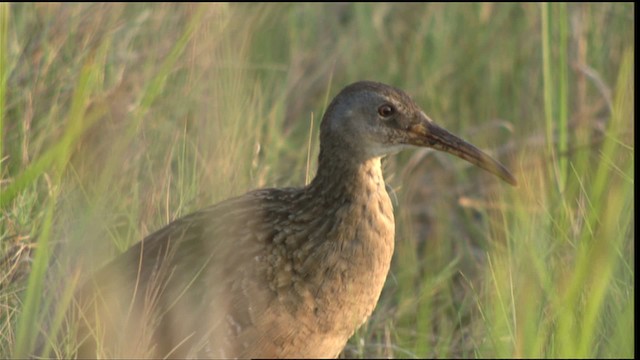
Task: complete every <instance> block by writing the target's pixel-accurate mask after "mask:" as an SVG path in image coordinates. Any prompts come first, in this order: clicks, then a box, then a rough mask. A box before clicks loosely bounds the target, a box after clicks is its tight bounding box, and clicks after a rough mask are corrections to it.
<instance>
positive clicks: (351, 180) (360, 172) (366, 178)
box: [308, 152, 386, 202]
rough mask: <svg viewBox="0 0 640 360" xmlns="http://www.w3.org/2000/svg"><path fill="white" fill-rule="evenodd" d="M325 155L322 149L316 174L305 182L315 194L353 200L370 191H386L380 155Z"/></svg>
mask: <svg viewBox="0 0 640 360" xmlns="http://www.w3.org/2000/svg"><path fill="white" fill-rule="evenodd" d="M325 155H326V154H323V153H322V152H321V154H320V157H319V159H318V171H317V173H316V177H315V178H314V179H313V181H312V182H311V183H310V184H309V186H308V190H310V191H312V192H313V193H315V194H316V196H318V195H320V197H321V198H323V200H325V201H331V200H332V199H335V200H336V201H340V202H343V201H352V202H353V201H356V200H357V199H358V198H360V197H362V198H366V197H370V196H371V195H372V192H376V193H377V192H384V195H386V190H385V184H384V178H383V176H382V168H381V164H380V157H372V158H368V159H364V160H357V159H354V158H349V159H345V158H339V156H325Z"/></svg>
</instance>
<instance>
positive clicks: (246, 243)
mask: <svg viewBox="0 0 640 360" xmlns="http://www.w3.org/2000/svg"><path fill="white" fill-rule="evenodd" d="M320 144H321V150H320V156H319V166H318V171H317V175H316V177H315V179H314V180H313V181H312V182H311V183H310V184H309V185H308V186H306V187H303V188H285V189H261V190H256V191H252V192H249V193H247V194H245V195H243V196H239V197H236V198H232V199H229V200H226V201H223V202H221V203H219V204H216V205H213V206H211V207H209V208H205V209H202V210H200V211H197V212H195V213H193V214H190V215H187V216H185V217H183V218H180V219H177V220H175V221H173V222H171V223H170V224H169V225H167V226H166V227H164V228H163V229H161V230H159V231H157V232H155V233H153V234H151V235H149V236H148V237H147V238H145V239H144V240H143V241H141V242H140V243H138V244H137V245H135V246H134V247H132V248H131V249H129V250H128V251H127V252H126V253H125V254H123V255H122V256H120V257H119V258H117V259H115V260H114V261H113V262H112V263H110V264H109V265H108V266H106V267H105V268H103V269H102V270H101V271H99V272H98V273H97V274H96V275H95V276H94V277H93V278H92V281H90V282H89V283H88V284H87V285H86V286H85V287H84V288H83V289H82V292H81V293H80V295H79V298H80V299H81V300H80V302H79V304H80V305H79V307H80V309H82V312H81V314H82V316H84V318H85V319H86V323H87V324H88V325H87V326H86V328H85V331H86V332H85V333H84V335H85V337H84V338H81V342H82V345H81V348H80V350H79V355H80V356H87V357H94V356H95V355H96V351H97V353H98V354H101V355H106V356H136V357H140V356H154V357H164V356H170V357H217V358H219V357H243V358H245V357H262V358H264V357H315V358H317V357H336V356H338V354H339V353H340V351H341V350H342V349H343V347H344V345H345V343H346V341H347V340H348V339H349V337H350V336H351V335H352V334H353V332H354V331H355V330H356V329H357V328H358V327H360V326H361V325H362V324H363V322H365V321H366V320H367V318H368V317H369V316H370V315H371V312H372V311H373V309H374V307H375V305H376V303H377V301H378V297H379V295H380V292H381V290H382V286H383V284H384V281H385V278H386V276H387V272H388V271H389V265H390V262H391V256H392V254H393V247H394V231H395V229H394V218H393V208H392V205H391V201H390V200H389V196H388V195H387V192H386V190H385V184H384V179H383V177H382V171H381V167H380V158H381V157H382V156H384V155H386V154H389V153H392V152H395V151H398V150H400V149H402V148H404V147H407V146H409V145H414V146H428V147H432V148H435V149H438V150H443V151H447V152H450V153H453V154H455V155H457V156H459V157H462V158H464V159H466V160H468V161H470V162H472V163H474V164H476V165H478V166H480V167H482V168H484V169H487V170H489V171H491V172H492V173H494V174H496V175H497V176H499V177H501V178H502V179H504V180H505V181H507V182H509V183H511V184H515V180H514V178H513V177H512V176H511V174H509V172H508V171H507V170H505V169H504V168H503V167H502V166H501V165H500V164H499V163H497V162H496V161H494V160H492V159H491V158H490V157H489V156H487V155H485V154H484V153H482V152H480V151H479V150H477V149H476V148H474V147H473V146H471V145H469V144H467V143H466V142H464V141H462V140H460V139H458V138H456V137H454V136H453V135H451V134H449V133H448V132H446V131H445V130H443V129H441V128H439V127H437V126H436V125H435V124H433V123H432V122H431V120H430V119H429V118H428V117H427V116H426V115H425V114H424V113H423V112H422V111H421V110H420V108H419V107H418V106H417V105H416V104H415V103H414V102H413V101H412V100H411V98H410V97H409V96H408V95H406V94H405V93H404V92H402V91H401V90H399V89H396V88H393V87H390V86H387V85H384V84H380V83H374V82H357V83H354V84H352V85H350V86H348V87H346V88H345V89H343V90H342V91H341V92H340V94H338V95H337V96H336V98H335V99H334V100H333V101H332V103H331V104H330V106H329V108H328V109H327V111H326V113H325V115H324V118H323V121H322V124H321V135H320ZM88 299H95V300H96V301H93V302H91V301H88ZM89 329H90V330H89ZM96 339H97V341H96Z"/></svg>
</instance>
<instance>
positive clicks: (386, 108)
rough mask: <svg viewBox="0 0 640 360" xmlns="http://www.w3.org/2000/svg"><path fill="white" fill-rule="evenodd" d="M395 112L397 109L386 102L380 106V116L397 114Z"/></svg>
mask: <svg viewBox="0 0 640 360" xmlns="http://www.w3.org/2000/svg"><path fill="white" fill-rule="evenodd" d="M395 112H396V109H395V108H394V107H393V106H391V105H389V104H384V105H382V106H380V107H379V108H378V114H380V116H383V117H389V116H391V115H393V114H395Z"/></svg>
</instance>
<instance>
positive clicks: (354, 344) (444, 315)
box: [0, 3, 635, 358]
mask: <svg viewBox="0 0 640 360" xmlns="http://www.w3.org/2000/svg"><path fill="white" fill-rule="evenodd" d="M634 10H635V5H634V4H633V3H606V4H594V3H581V4H566V3H558V4H402V5H401V4H347V3H341V4H322V5H318V4H206V5H204V4H202V5H191V4H189V5H185V4H153V5H150V4H17V3H16V4H7V3H2V4H0V133H1V134H0V135H1V136H0V179H1V180H0V181H1V186H2V188H1V203H0V211H1V212H0V219H1V222H0V239H1V240H0V357H17V358H21V357H25V356H26V355H28V354H32V353H33V351H34V350H35V348H36V346H37V343H38V342H40V343H44V346H42V347H40V351H41V353H39V354H36V355H38V356H48V357H60V358H66V357H68V356H71V355H72V354H73V353H74V350H75V346H76V345H77V343H76V341H75V339H74V337H73V334H74V333H75V331H76V328H77V324H74V322H73V321H70V320H69V319H68V318H67V317H66V316H65V313H66V312H67V309H68V308H69V307H70V306H71V302H72V300H71V299H72V295H73V292H74V290H75V289H76V288H77V287H78V286H79V284H81V283H82V282H83V281H84V280H85V279H86V278H87V276H88V274H90V273H91V272H92V271H94V270H96V269H97V268H99V267H100V266H101V265H103V264H105V263H106V262H107V261H108V260H109V259H112V258H114V257H115V256H116V255H117V254H119V253H121V252H123V251H124V250H125V249H127V248H128V247H129V246H131V245H132V244H133V243H135V242H136V241H139V240H140V239H142V238H143V237H144V236H145V235H147V234H149V233H151V232H153V231H155V230H157V229H159V228H160V227H162V226H163V225H165V224H166V223H168V222H170V221H172V220H173V219H176V218H177V217H180V216H183V215H186V214H187V213H189V212H191V211H194V210H196V209H199V208H201V207H204V206H206V205H209V204H213V203H215V202H218V201H220V200H223V199H225V198H228V197H231V196H234V195H240V194H242V193H244V192H246V191H248V190H250V189H254V188H259V187H264V186H300V185H303V184H305V182H307V181H309V179H310V178H311V177H312V176H313V173H314V171H315V162H316V157H317V150H318V139H317V134H318V125H319V120H320V118H321V116H322V113H323V109H324V108H325V106H326V105H327V102H328V100H329V99H330V98H331V97H332V96H333V95H335V94H336V93H337V91H338V90H339V89H341V88H342V87H343V86H344V85H347V84H349V83H351V82H354V81H357V80H364V79H368V80H376V81H381V82H385V83H389V84H392V85H394V86H397V87H400V88H403V89H405V90H406V91H407V92H408V93H410V94H412V95H413V96H414V98H415V99H416V101H417V102H418V103H419V104H421V105H422V107H423V108H424V109H425V110H426V111H427V113H428V114H429V116H430V117H431V118H433V119H434V120H435V121H436V122H438V123H440V124H442V125H443V126H445V127H446V128H448V129H450V130H451V131H452V132H454V133H457V134H460V135H461V136H462V137H463V138H466V139H468V140H470V141H472V142H473V143H475V144H477V145H478V146H480V147H481V148H483V149H485V150H487V151H489V152H490V153H492V154H493V155H494V156H495V157H496V158H498V159H499V160H500V161H502V162H504V163H505V164H507V165H508V167H509V168H510V169H511V170H512V171H513V172H514V174H515V175H516V177H517V178H518V181H519V183H520V186H519V187H518V188H513V189H512V188H510V187H508V186H505V185H503V184H501V183H500V182H498V181H497V180H495V179H494V178H493V177H491V176H490V175H487V174H484V173H483V172H482V171H481V170H476V169H475V168H474V167H472V166H469V165H468V164H467V163H465V162H464V161H462V160H459V159H455V158H453V157H450V156H447V155H445V154H435V153H434V152H432V151H429V150H416V151H404V152H402V153H400V154H398V155H394V156H391V157H389V158H387V159H386V160H385V162H384V167H385V174H386V180H387V183H388V184H389V185H390V186H391V187H392V188H393V189H394V195H392V196H393V197H395V198H396V203H395V204H394V206H395V216H396V223H397V226H396V228H397V229H396V231H397V233H396V253H395V255H394V261H393V264H392V270H391V272H390V274H389V277H388V278H387V283H386V285H385V289H384V291H383V294H382V296H381V299H380V302H379V304H378V306H377V308H376V310H375V312H374V314H373V316H372V318H371V319H370V320H369V322H368V323H367V324H366V325H365V326H364V327H363V328H361V329H360V330H359V331H358V332H357V333H356V335H355V336H354V337H353V338H352V339H351V340H350V342H349V344H348V346H347V348H346V349H345V351H344V352H343V355H342V356H344V357H361V358H365V357H481V358H482V357H487V358H493V357H507V358H508V357H550V358H553V357H578V358H591V357H605V358H620V357H633V356H634V336H635V334H634V328H635V311H634V305H633V304H634V297H635V290H634V281H635V270H634V269H635V245H634V235H635V233H634V222H633V219H634V215H635V214H634V213H635V207H634V202H633V198H634V186H633V185H634V178H635V176H634V162H633V160H634V136H633V134H634V131H635V129H634V116H635V114H634V102H633V99H634V90H635V89H634V83H633V79H634V62H635V55H634V54H635V51H634V43H635V38H634V26H635V18H634ZM106 355H108V354H106Z"/></svg>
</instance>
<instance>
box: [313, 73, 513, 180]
mask: <svg viewBox="0 0 640 360" xmlns="http://www.w3.org/2000/svg"><path fill="white" fill-rule="evenodd" d="M320 131H321V135H320V136H321V144H322V146H325V144H326V145H328V144H329V143H333V144H332V146H334V147H337V148H339V149H340V150H339V151H344V152H346V153H348V154H343V155H347V156H351V157H353V158H355V159H356V160H365V159H367V158H373V157H380V156H384V155H387V154H391V153H394V152H397V151H399V150H402V149H404V148H406V147H408V146H420V147H430V148H433V149H436V150H440V151H444V152H448V153H450V154H453V155H456V156H458V157H460V158H462V159H465V160H467V161H469V162H470V163H472V164H474V165H476V166H479V167H480V168H482V169H485V170H487V171H489V172H491V173H493V174H494V175H496V176H498V177H500V178H501V179H502V180H504V181H506V182H507V183H509V184H511V185H516V184H517V182H516V180H515V178H514V177H513V175H511V173H510V172H509V171H508V170H507V169H506V168H505V167H504V166H502V164H500V163H499V162H497V161H496V160H494V159H493V158H491V157H490V156H489V155H487V154H485V153H484V152H482V151H481V150H479V149H478V148H476V147H475V146H473V145H471V144H470V143H468V142H466V141H464V140H462V139H460V138H459V137H457V136H455V135H453V134H451V133H450V132H448V131H447V130H445V129H443V128H441V127H440V126H438V125H436V124H435V123H434V122H433V121H432V120H431V119H430V118H429V117H428V116H427V115H426V114H425V113H424V111H422V109H420V107H419V106H418V105H416V103H415V102H414V101H413V99H411V97H410V96H409V95H407V94H406V93H405V92H404V91H402V90H400V89H397V88H395V87H392V86H389V85H385V84H382V83H377V82H371V81H360V82H356V83H353V84H351V85H349V86H347V87H345V88H344V89H342V91H341V92H340V93H339V94H338V95H337V96H336V97H335V98H334V99H333V101H332V102H331V104H330V105H329V107H328V109H327V111H326V112H325V115H324V117H323V120H322V124H321V129H320ZM336 142H338V143H339V144H340V146H336V144H335V143H336Z"/></svg>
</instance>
